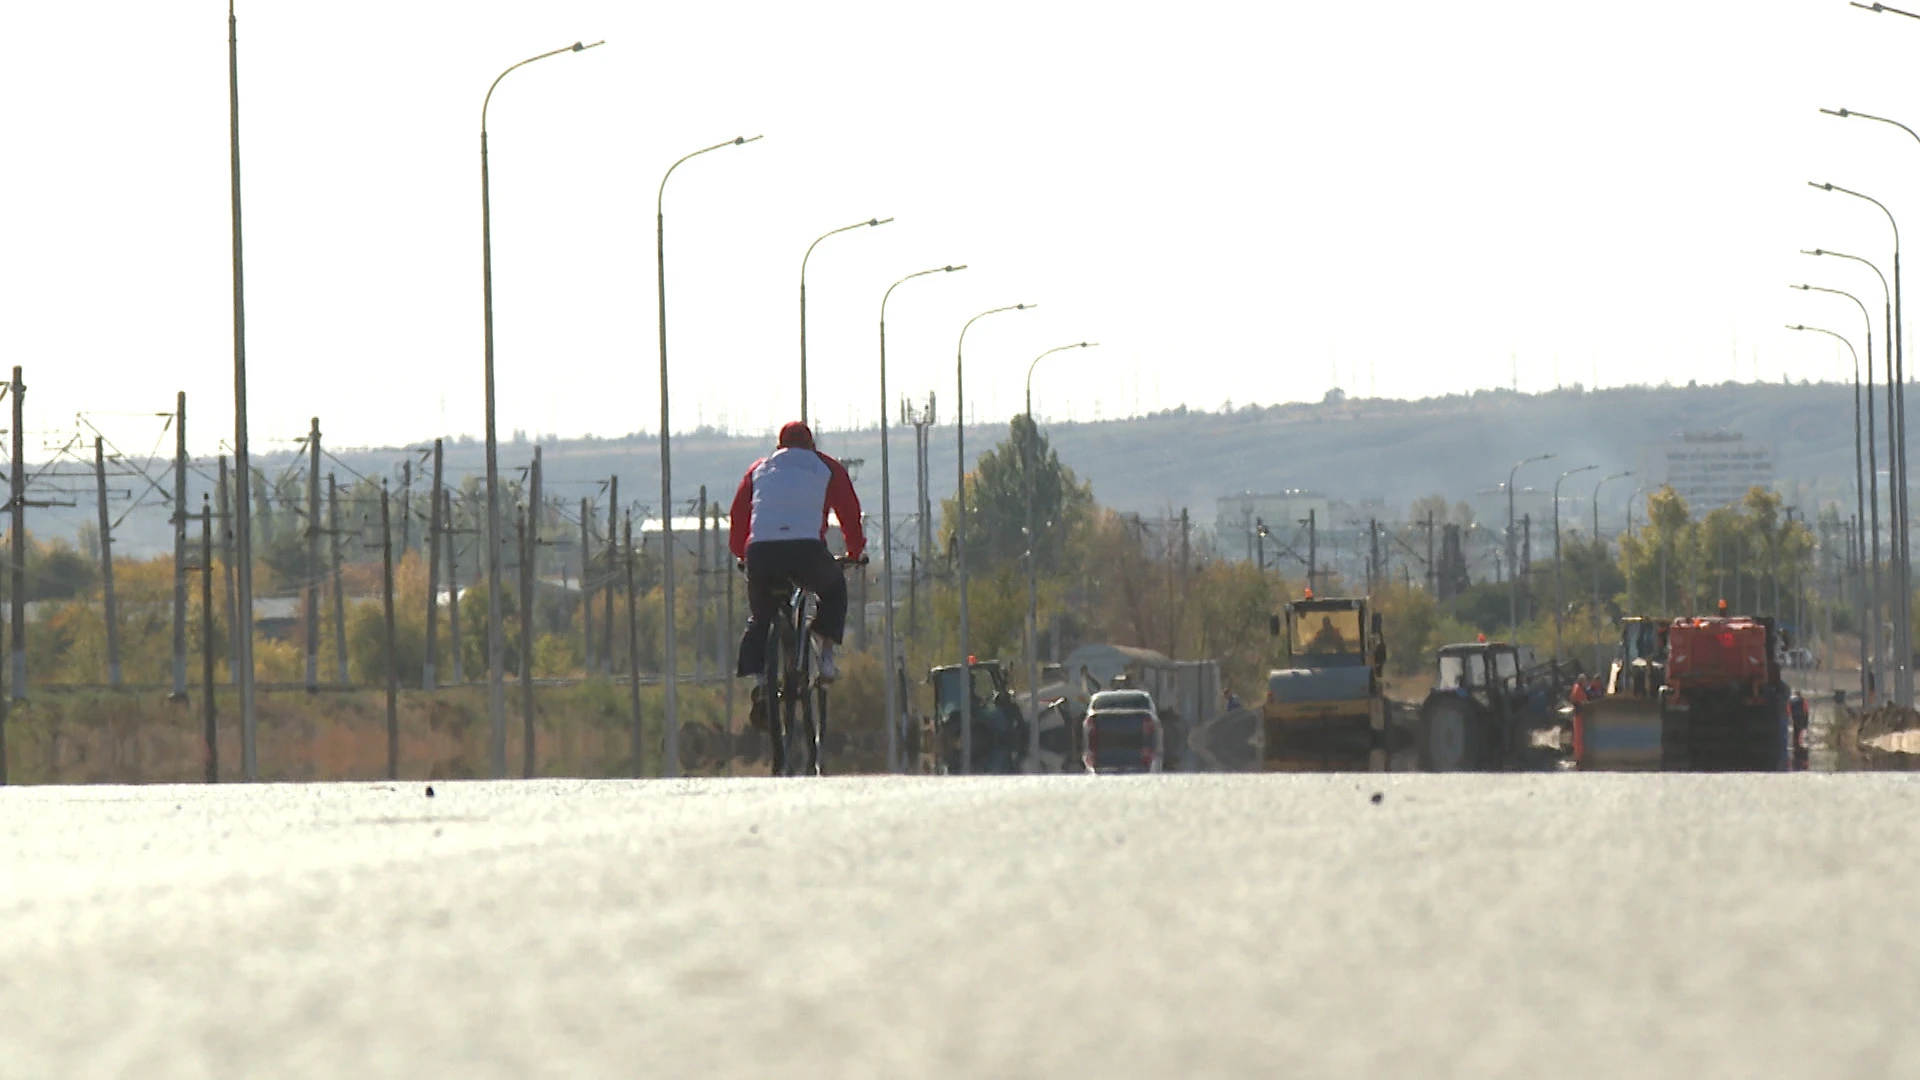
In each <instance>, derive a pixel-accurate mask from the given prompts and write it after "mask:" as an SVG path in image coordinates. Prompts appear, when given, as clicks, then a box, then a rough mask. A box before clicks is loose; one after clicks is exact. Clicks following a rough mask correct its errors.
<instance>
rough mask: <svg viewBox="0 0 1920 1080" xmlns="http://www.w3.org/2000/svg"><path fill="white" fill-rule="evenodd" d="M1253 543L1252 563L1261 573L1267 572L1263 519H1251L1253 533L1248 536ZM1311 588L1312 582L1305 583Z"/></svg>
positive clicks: (1265, 526) (1265, 535)
mask: <svg viewBox="0 0 1920 1080" xmlns="http://www.w3.org/2000/svg"><path fill="white" fill-rule="evenodd" d="M1249 539H1250V541H1251V542H1252V544H1253V565H1254V568H1255V569H1257V570H1259V571H1260V572H1261V573H1262V574H1264V573H1266V572H1267V523H1266V521H1265V520H1264V519H1261V518H1254V519H1253V535H1252V537H1250V538H1249ZM1307 586H1308V588H1312V586H1313V583H1312V582H1311V581H1309V582H1308V583H1307Z"/></svg>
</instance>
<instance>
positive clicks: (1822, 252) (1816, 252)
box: [1800, 248, 1826, 255]
mask: <svg viewBox="0 0 1920 1080" xmlns="http://www.w3.org/2000/svg"><path fill="white" fill-rule="evenodd" d="M1800 254H1802V255H1825V254H1826V251H1825V250H1824V249H1821V248H1814V249H1813V250H1812V251H1807V250H1805V249H1802V250H1801V252H1800Z"/></svg>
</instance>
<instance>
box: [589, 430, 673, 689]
mask: <svg viewBox="0 0 1920 1080" xmlns="http://www.w3.org/2000/svg"><path fill="white" fill-rule="evenodd" d="M661 437H662V438H665V434H664V433H662V436H661ZM666 514H667V516H668V518H669V519H671V518H672V516H673V507H671V506H669V507H667V508H666ZM619 515H620V478H619V477H618V476H615V477H612V478H610V479H609V480H608V481H607V573H606V580H607V595H606V607H605V608H604V609H603V611H604V612H605V615H606V617H605V618H604V619H602V620H600V625H601V627H602V630H601V638H602V639H603V640H602V641H601V642H600V667H601V669H602V670H604V671H605V672H606V673H607V674H608V675H612V674H613V593H614V581H613V568H614V565H615V564H616V563H618V562H619V560H620V546H619V539H620V538H619V536H618V534H617V533H616V532H615V530H617V529H618V528H619V527H620V518H619ZM672 535H673V530H672V529H667V530H665V531H663V532H662V533H661V534H660V540H661V543H662V544H663V545H664V544H665V543H666V540H667V538H668V537H670V536H672ZM664 557H665V558H669V559H670V558H672V557H673V552H672V551H670V550H669V551H666V552H665V554H664Z"/></svg>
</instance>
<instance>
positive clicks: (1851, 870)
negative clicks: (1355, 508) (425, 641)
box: [0, 774, 1920, 1078]
mask: <svg viewBox="0 0 1920 1080" xmlns="http://www.w3.org/2000/svg"><path fill="white" fill-rule="evenodd" d="M435 787H436V791H437V797H435V798H433V799H428V798H426V797H425V795H424V789H425V786H424V785H423V784H418V783H409V784H404V785H313V786H276V787H260V788H252V789H248V788H242V787H231V786H229V787H221V788H216V789H203V788H185V787H174V788H85V789H73V788H66V789H38V790H35V789H10V790H3V791H0V1076H4V1077H111V1076H139V1077H174V1076H245V1077H267V1076H272V1077H302V1076H404V1077H409V1078H425V1077H461V1078H479V1077H522V1076H539V1075H544V1076H568V1077H578V1076H621V1077H630V1076H656V1075H657V1076H674V1077H679V1076H764V1075H819V1076H851V1077H901V1076H929V1075H937V1076H964V1077H974V1076H1041V1075H1050V1076H1076V1077H1078V1076H1180V1077H1204V1076H1229V1075H1237V1076H1278V1075H1290V1076H1393V1077H1496V1076H1513V1077H1579V1076H1594V1077H1619V1076H1635V1077H1645V1076H1675V1077H1723V1076H1724V1077H1755V1076H1821V1077H1846V1076H1875V1077H1878V1076H1913V1075H1920V1025H1916V1024H1915V1023H1914V1019H1915V1017H1914V1011H1915V1009H1916V1007H1917V1006H1920V939H1917V937H1916V933H1915V930H1914V914H1913V913H1914V904H1915V899H1916V898H1920V859H1916V858H1915V852H1916V850H1917V849H1920V783H1916V782H1914V781H1913V780H1911V779H1909V778H1908V777H1906V776H1901V775H1866V774H1849V775H1811V774H1802V775H1792V776H1714V777H1694V776H1660V775H1655V776H1625V775H1619V776H1608V775H1592V776H1586V775H1573V774H1542V775H1515V776H1418V775H1411V776H1409V775H1386V776H1351V775H1348V776H1314V775H1290V776H1276V777H1260V776H1196V777H1171V776H1168V777H1139V778H1131V779H1104V778H1103V779H1091V778H1083V777H1070V778H1011V779H1004V780H960V779H948V780H913V779H848V780H834V781H827V782H806V781H800V782H785V783H774V782H770V781H758V780H754V781H690V782H598V781H596V782H567V781H546V782H536V783H520V782H514V783H504V784H486V783H463V784H438V785H435ZM1375 792H1380V793H1382V795H1383V798H1382V799H1381V801H1380V802H1379V803H1378V804H1375V803H1374V802H1373V801H1372V800H1371V799H1370V796H1371V795H1372V794H1373V793H1375Z"/></svg>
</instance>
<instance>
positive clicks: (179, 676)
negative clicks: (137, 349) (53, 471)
mask: <svg viewBox="0 0 1920 1080" xmlns="http://www.w3.org/2000/svg"><path fill="white" fill-rule="evenodd" d="M173 407H174V416H173V421H174V424H173V426H174V431H173V521H172V524H173V694H172V696H171V697H170V698H169V699H168V700H170V701H185V700H187V392H186V391H185V390H181V391H179V392H177V393H176V394H175V395H174V406H173Z"/></svg>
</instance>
